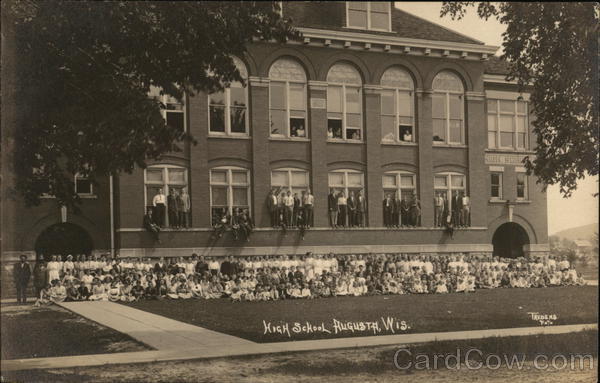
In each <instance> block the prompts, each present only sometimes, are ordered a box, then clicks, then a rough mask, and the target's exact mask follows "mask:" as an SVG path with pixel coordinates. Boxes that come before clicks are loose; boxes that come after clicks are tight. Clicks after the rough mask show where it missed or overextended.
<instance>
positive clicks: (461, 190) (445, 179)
mask: <svg viewBox="0 0 600 383" xmlns="http://www.w3.org/2000/svg"><path fill="white" fill-rule="evenodd" d="M433 188H434V189H435V193H434V195H435V196H438V195H441V196H442V197H443V198H444V200H445V201H446V203H445V206H446V208H447V209H448V211H452V206H453V205H454V203H455V201H456V198H462V197H463V196H464V195H466V179H465V175H464V174H461V173H452V172H448V173H437V174H435V175H434V178H433Z"/></svg>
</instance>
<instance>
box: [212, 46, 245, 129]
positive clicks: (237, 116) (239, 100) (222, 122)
mask: <svg viewBox="0 0 600 383" xmlns="http://www.w3.org/2000/svg"><path fill="white" fill-rule="evenodd" d="M233 61H234V62H235V65H236V67H237V69H238V71H239V72H240V74H241V76H242V77H243V78H244V79H248V71H247V70H246V66H245V65H244V63H243V62H242V61H241V60H240V59H238V58H236V57H234V59H233ZM208 109H209V133H210V135H224V136H247V135H248V116H247V111H248V90H247V88H244V86H243V85H242V83H241V82H237V81H234V82H232V83H230V84H229V85H228V87H227V88H225V89H224V90H223V91H220V92H215V93H211V94H210V95H209V96H208Z"/></svg>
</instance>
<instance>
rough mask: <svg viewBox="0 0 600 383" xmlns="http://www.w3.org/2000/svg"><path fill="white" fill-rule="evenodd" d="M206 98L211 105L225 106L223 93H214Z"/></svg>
mask: <svg viewBox="0 0 600 383" xmlns="http://www.w3.org/2000/svg"><path fill="white" fill-rule="evenodd" d="M208 97H209V100H210V104H211V105H225V92H215V93H212V94H211V95H209V96H208Z"/></svg>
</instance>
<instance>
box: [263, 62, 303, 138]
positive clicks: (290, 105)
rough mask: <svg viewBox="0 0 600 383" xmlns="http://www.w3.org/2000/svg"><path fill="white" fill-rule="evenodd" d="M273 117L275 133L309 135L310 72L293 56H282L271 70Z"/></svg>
mask: <svg viewBox="0 0 600 383" xmlns="http://www.w3.org/2000/svg"><path fill="white" fill-rule="evenodd" d="M269 118H270V124H271V125H270V126H271V136H274V137H292V138H295V137H300V138H305V137H308V132H307V124H306V73H305V72H304V68H302V66H301V65H300V64H298V62H296V61H294V60H292V59H288V58H282V59H279V60H277V61H276V62H274V63H273V65H271V69H270V70H269Z"/></svg>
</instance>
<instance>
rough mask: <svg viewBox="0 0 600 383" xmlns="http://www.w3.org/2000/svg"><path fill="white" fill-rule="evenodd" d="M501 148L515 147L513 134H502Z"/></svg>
mask: <svg viewBox="0 0 600 383" xmlns="http://www.w3.org/2000/svg"><path fill="white" fill-rule="evenodd" d="M500 146H503V147H511V148H512V147H513V133H505V132H501V133H500Z"/></svg>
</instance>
